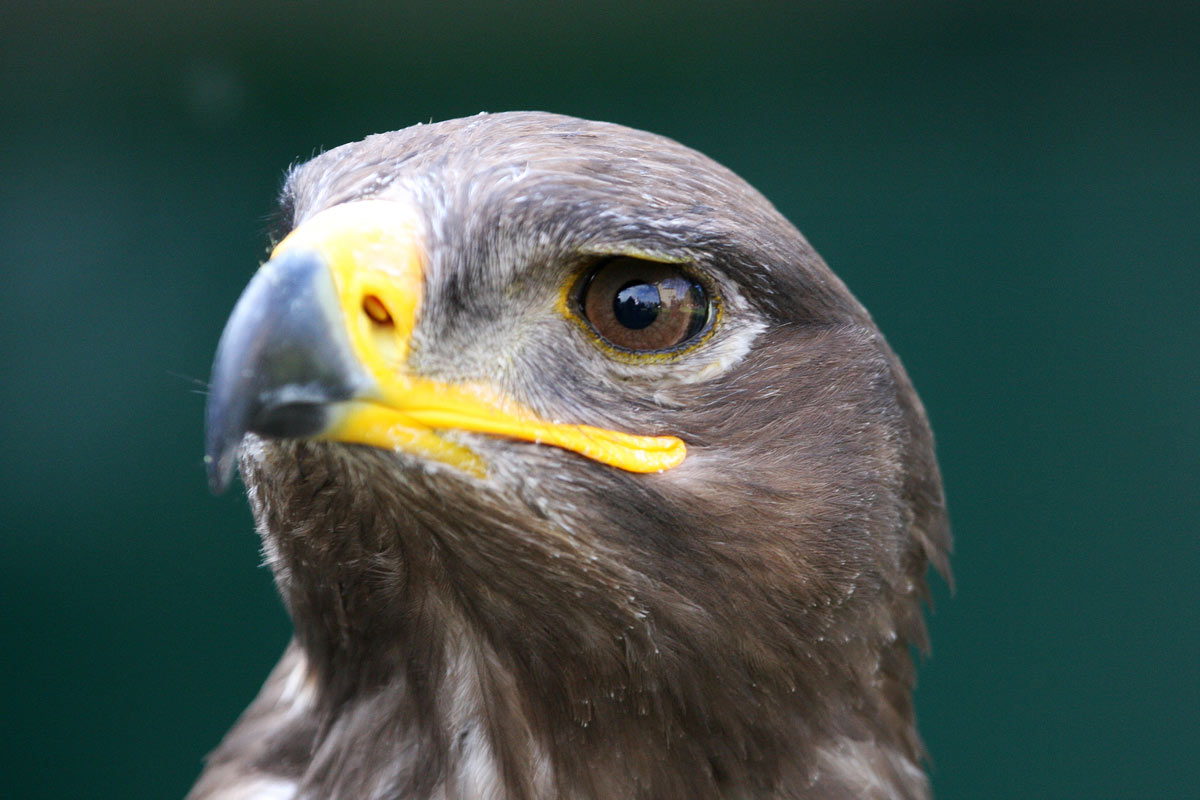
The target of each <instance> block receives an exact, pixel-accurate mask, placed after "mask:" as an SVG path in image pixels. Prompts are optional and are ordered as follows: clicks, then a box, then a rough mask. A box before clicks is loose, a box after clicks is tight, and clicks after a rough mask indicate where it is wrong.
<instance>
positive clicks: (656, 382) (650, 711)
mask: <svg viewBox="0 0 1200 800" xmlns="http://www.w3.org/2000/svg"><path fill="white" fill-rule="evenodd" d="M285 191H286V193H287V194H288V195H289V200H288V205H289V207H290V208H292V209H293V213H294V215H295V219H294V220H293V221H294V222H296V223H298V222H300V221H302V220H303V219H304V218H306V217H307V216H310V215H311V214H313V213H315V212H316V211H319V210H321V209H322V208H325V207H328V206H330V205H332V204H335V203H338V202H344V201H347V200H350V199H356V198H360V197H365V196H378V197H388V196H389V195H390V194H392V193H397V194H399V193H403V194H404V195H406V196H409V197H412V198H415V199H416V200H417V202H418V203H419V206H420V207H421V208H422V209H423V211H424V212H425V214H426V215H428V218H429V219H428V227H427V230H426V231H425V236H426V240H427V243H428V248H427V258H428V266H427V272H426V288H425V300H424V304H423V308H422V315H421V318H420V320H419V323H418V328H417V331H416V334H415V336H414V349H413V353H412V357H411V360H410V363H411V365H412V368H413V369H416V370H418V371H420V372H422V373H423V374H426V375H429V376H431V377H435V378H439V379H445V380H487V381H489V382H490V383H492V384H493V385H496V386H498V387H499V388H501V389H502V390H503V391H505V392H506V393H508V394H510V395H511V396H513V397H514V398H515V399H517V400H519V401H520V402H522V403H524V404H526V405H527V406H529V407H532V408H534V409H535V410H537V411H538V412H540V413H542V414H545V415H547V416H549V417H552V418H555V419H563V420H568V421H572V422H581V423H588V424H593V425H601V426H605V427H613V428H619V429H623V430H630V431H636V432H639V433H660V432H661V433H671V434H674V435H677V436H680V437H681V438H683V439H684V440H685V441H686V442H687V443H688V446H689V455H688V458H687V460H686V461H685V462H684V463H683V464H682V465H681V466H679V467H677V468H675V469H673V470H669V471H667V472H665V473H662V474H653V475H634V474H629V473H625V472H622V471H619V470H616V469H613V468H611V467H606V466H603V465H600V464H597V463H594V462H591V461H588V460H586V459H584V458H582V457H579V456H577V455H575V454H572V453H568V452H564V451H561V450H558V449H555V448H549V447H542V446H538V445H534V444H529V443H519V442H511V441H503V440H497V439H493V438H488V437H484V436H477V435H470V434H462V435H461V437H462V441H464V442H466V443H468V444H469V445H470V446H471V447H472V448H473V449H475V450H476V451H477V452H479V453H480V454H482V455H483V456H484V458H485V459H486V460H487V462H488V463H489V465H490V473H489V476H488V478H486V479H484V480H479V479H475V478H472V477H470V476H467V475H464V474H461V473H459V472H456V471H454V470H453V469H450V468H444V467H439V466H436V465H429V464H424V463H421V462H419V461H417V460H416V459H414V458H413V457H411V456H407V455H404V454H393V453H389V452H384V451H381V450H375V449H371V448H366V447H360V446H347V445H334V444H326V443H310V442H273V441H263V440H258V439H254V438H253V437H251V438H250V440H248V442H247V444H246V445H245V447H244V448H243V455H242V471H243V478H244V481H245V483H246V485H247V487H248V491H249V495H250V499H251V503H252V505H253V508H254V511H255V515H256V519H257V520H258V526H259V529H260V532H261V533H262V535H263V538H264V542H265V549H266V552H267V554H268V559H269V561H270V563H271V566H272V567H273V569H274V570H275V573H276V578H277V581H278V584H279V587H280V591H281V594H282V596H283V598H284V600H285V602H286V604H287V606H288V609H289V611H290V613H291V615H292V617H293V619H294V622H295V627H296V641H295V643H294V644H293V645H292V646H291V647H290V648H289V650H288V653H287V654H285V657H284V660H283V661H282V662H281V664H280V666H279V667H278V668H277V670H276V672H275V673H273V675H272V677H271V678H270V679H269V680H268V682H267V684H266V686H265V687H264V689H263V692H262V694H261V695H260V697H259V698H258V699H257V700H256V701H255V703H254V704H253V705H252V706H251V707H250V708H249V709H248V710H247V712H246V714H245V715H244V716H243V718H242V720H241V721H240V722H239V723H238V725H237V727H235V728H234V730H233V731H232V732H231V733H230V734H229V737H228V738H227V739H226V740H225V741H224V742H223V743H222V745H221V747H220V748H219V749H218V750H217V751H216V752H215V753H214V754H213V756H212V757H211V758H210V762H209V767H208V770H207V771H206V772H205V774H204V776H203V777H202V779H201V781H200V783H199V784H198V785H197V787H196V789H195V790H193V794H192V795H191V797H193V798H195V800H201V798H204V800H210V799H211V798H232V797H236V796H239V795H238V794H237V792H238V791H240V789H239V788H238V787H239V786H245V785H250V782H253V781H255V780H259V779H260V777H262V776H266V777H269V778H274V779H277V780H278V781H280V782H281V783H280V784H279V785H280V786H285V785H286V786H291V787H292V792H293V794H292V795H289V796H293V797H296V798H309V797H311V798H318V797H319V798H332V797H346V798H350V797H354V798H364V797H378V798H455V797H476V796H478V797H496V798H502V797H503V798H508V797H512V798H551V797H595V798H719V797H737V798H792V797H797V798H798V797H828V798H836V797H846V798H849V797H924V796H926V794H927V792H928V787H927V781H926V779H925V777H924V775H923V773H922V771H921V769H920V763H921V759H922V749H921V744H920V741H919V739H918V736H917V733H916V729H915V725H914V722H913V711H912V706H911V689H912V685H913V665H912V661H911V658H910V655H909V650H910V647H911V646H913V645H916V646H919V647H923V646H924V645H925V630H924V624H923V621H922V617H921V608H920V604H921V602H922V599H923V598H924V596H925V593H926V585H925V574H926V570H927V567H928V565H929V564H930V563H933V564H934V565H936V566H937V567H938V568H939V569H940V570H942V571H943V572H944V571H945V570H946V569H947V564H946V557H947V551H948V549H949V534H948V529H947V525H946V519H945V511H944V504H943V499H942V493H941V482H940V478H939V475H938V470H937V466H936V462H935V459H934V454H933V445H932V439H931V436H930V433H929V429H928V426H927V424H926V421H925V416H924V411H923V409H922V408H921V406H920V402H919V401H918V399H917V397H916V395H915V393H914V392H913V390H912V387H911V385H910V384H909V382H908V379H907V377H906V376H905V374H904V372H903V369H902V368H901V367H900V365H899V362H898V361H897V360H896V358H895V356H894V355H893V354H892V353H891V351H890V350H889V349H888V347H887V345H886V343H885V342H884V340H883V338H882V336H881V335H880V334H879V333H878V331H877V330H876V328H875V326H874V324H873V322H872V321H871V319H870V317H869V316H868V315H867V313H866V311H865V310H863V309H862V307H861V306H860V305H859V304H858V303H857V302H856V301H855V300H854V298H853V297H852V296H851V295H850V294H849V292H848V291H847V290H846V289H845V287H844V286H843V285H842V284H841V282H840V281H839V280H838V279H837V278H836V277H835V276H834V275H833V274H832V272H830V271H829V269H828V268H827V267H826V266H825V264H824V263H823V262H822V261H821V259H820V257H819V256H817V254H816V253H815V252H814V251H813V250H812V248H811V247H810V246H809V245H808V244H807V242H806V241H805V240H804V239H803V237H802V236H801V235H800V234H799V233H798V232H797V231H796V230H795V228H793V227H792V226H791V225H790V224H789V223H788V222H787V221H786V220H784V219H783V218H782V217H781V216H780V215H779V214H778V212H776V211H775V209H774V208H773V207H772V206H771V205H770V204H769V203H768V202H767V201H766V200H765V199H763V198H762V197H761V196H760V195H759V194H758V193H757V192H755V191H754V190H753V189H751V188H750V187H749V186H747V185H746V184H745V183H744V182H743V181H741V180H740V179H739V178H737V177H736V176H735V175H733V174H732V173H731V172H729V171H728V170H726V169H724V168H723V167H720V166H719V165H717V164H715V163H714V162H712V161H711V160H709V159H707V158H705V157H704V156H701V155H699V154H697V153H695V152H694V151H691V150H688V149H686V148H684V147H682V146H680V145H678V144H676V143H674V142H670V141H669V140H666V139H662V138H660V137H656V136H652V135H650V134H646V133H641V132H637V131H631V130H629V129H625V128H621V127H618V126H613V125H606V124H600V123H591V122H584V121H580V120H575V119H571V118H567V117H558V116H553V115H546V114H500V115H487V116H479V117H473V118H470V119H466V120H455V121H452V122H446V123H440V124H437V125H429V126H419V127H416V128H410V129H407V130H404V131H399V132H396V133H391V134H383V135H380V136H374V137H370V138H368V139H366V140H364V141H363V142H359V143H356V144H352V145H347V146H345V147H341V148H337V149H336V150H333V151H330V152H328V153H326V154H324V155H322V156H319V157H318V158H316V159H314V160H313V161H312V162H310V163H309V164H307V165H304V166H302V167H300V168H298V169H297V170H296V171H294V172H293V174H292V175H291V176H290V179H289V181H288V184H287V188H286V190H285ZM621 252H638V253H649V254H655V255H659V256H665V257H671V258H678V259H683V260H686V261H688V262H690V263H692V264H694V265H695V267H696V269H698V270H702V271H704V272H705V273H706V274H707V275H709V276H711V277H712V279H713V280H714V281H715V283H716V285H717V286H718V287H720V289H721V291H722V296H723V298H724V306H723V308H722V314H723V317H722V324H721V325H720V326H719V327H718V330H717V332H716V333H715V334H714V336H713V338H712V340H710V341H709V342H707V343H706V344H705V345H704V346H703V347H701V348H698V349H697V351H696V352H694V353H692V354H689V355H685V356H683V357H681V358H679V359H677V360H675V361H673V362H670V363H666V364H658V365H653V366H650V367H646V368H639V367H637V366H631V365H630V364H628V363H625V362H621V361H619V360H614V359H612V358H610V357H609V356H608V355H606V354H605V353H604V352H602V351H601V350H600V349H599V348H596V347H594V346H593V344H592V342H591V341H590V340H589V339H588V336H587V335H586V334H585V333H584V332H583V331H582V330H581V329H580V328H579V326H577V325H574V324H572V323H571V322H570V321H568V320H565V319H563V318H562V317H561V315H560V314H559V313H558V312H557V310H556V307H555V301H556V299H557V296H558V292H559V291H560V287H561V286H562V285H563V282H564V281H565V280H568V279H569V277H570V275H571V274H572V273H573V272H574V271H577V270H579V269H580V265H581V264H582V263H585V262H586V261H587V259H589V258H594V257H595V256H596V255H600V254H604V253H621ZM297 674H302V675H303V681H304V683H303V686H305V687H309V688H310V689H311V691H310V692H309V693H307V694H301V695H300V699H301V700H302V701H303V704H302V705H297V702H296V701H295V697H292V702H283V701H281V699H280V698H281V696H284V695H285V694H286V693H285V688H287V687H288V686H292V685H293V684H295V682H296V681H299V680H301V679H300V678H296V677H294V676H295V675H297ZM289 680H291V681H292V682H293V684H288V683H287V682H288V681H289ZM264 785H265V784H264ZM280 791H284V790H283V789H281V790H280ZM264 796H269V795H264Z"/></svg>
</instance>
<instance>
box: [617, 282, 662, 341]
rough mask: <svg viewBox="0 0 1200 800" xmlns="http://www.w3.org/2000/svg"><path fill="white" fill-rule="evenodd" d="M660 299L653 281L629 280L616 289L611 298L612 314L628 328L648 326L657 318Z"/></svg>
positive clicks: (660, 305)
mask: <svg viewBox="0 0 1200 800" xmlns="http://www.w3.org/2000/svg"><path fill="white" fill-rule="evenodd" d="M661 308H662V299H661V298H659V296H658V287H657V286H655V285H654V284H653V283H645V282H643V281H630V282H629V283H627V284H625V285H624V286H622V287H621V288H620V289H618V290H617V296H616V297H614V298H613V316H615V317H616V319H617V322H619V323H621V324H622V325H624V326H625V327H626V328H629V329H630V330H635V331H637V330H641V329H642V328H646V327H649V326H650V325H652V324H653V323H654V320H656V319H658V312H659V310H660V309H661Z"/></svg>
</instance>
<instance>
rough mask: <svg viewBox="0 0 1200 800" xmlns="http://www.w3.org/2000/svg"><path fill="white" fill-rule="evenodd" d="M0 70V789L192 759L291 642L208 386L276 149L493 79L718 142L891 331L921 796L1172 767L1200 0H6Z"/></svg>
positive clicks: (287, 152) (371, 122)
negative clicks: (906, 478)
mask: <svg viewBox="0 0 1200 800" xmlns="http://www.w3.org/2000/svg"><path fill="white" fill-rule="evenodd" d="M0 108H2V109H3V112H2V113H0V246H2V252H3V259H2V261H0V275H2V282H0V285H2V293H0V298H2V299H0V304H2V309H3V310H2V312H0V376H2V381H3V382H2V389H0V403H2V404H3V405H2V407H0V410H2V413H0V441H2V443H3V458H0V487H2V489H0V491H2V492H3V498H2V501H0V570H2V574H0V631H2V635H3V640H2V643H0V648H2V650H3V654H2V655H0V669H2V671H3V672H2V676H0V677H2V679H3V683H4V686H5V689H4V691H3V692H0V718H2V720H3V722H2V725H3V727H2V729H0V735H2V736H3V742H2V743H0V753H3V755H2V756H0V758H2V759H3V776H4V778H3V783H4V785H5V789H4V792H3V793H4V795H5V796H7V797H14V798H15V797H21V798H25V797H39V798H41V797H44V798H68V797H69V798H85V797H105V798H108V797H112V798H116V797H119V798H160V797H180V796H182V795H183V794H184V793H185V792H186V790H187V788H188V787H189V785H190V783H191V781H192V780H193V779H194V778H195V776H196V775H197V773H198V771H199V769H200V766H201V758H202V756H203V755H204V754H205V753H206V752H207V751H208V750H210V749H211V748H212V747H213V746H215V744H216V743H217V741H218V740H219V738H220V737H221V736H222V734H223V733H224V732H225V731H226V730H227V729H228V728H229V726H230V725H231V724H232V722H233V721H234V719H235V717H236V716H237V714H238V713H239V712H240V711H241V710H242V708H243V707H244V706H245V705H246V704H247V703H248V702H249V700H250V699H251V698H252V697H253V695H254V694H255V693H256V691H257V689H258V687H259V685H260V683H261V682H262V680H263V679H264V677H265V676H266V674H267V671H268V670H269V669H270V667H271V666H272V664H273V663H274V661H275V659H276V658H277V656H278V655H279V653H280V651H281V650H282V648H283V646H284V644H285V642H286V641H287V639H288V635H289V623H288V620H287V618H286V615H285V613H284V612H283V610H282V606H281V604H280V602H279V601H278V598H277V596H276V595H275V591H274V588H273V585H272V581H271V576H270V574H269V572H268V571H267V570H266V569H264V568H263V567H261V566H260V565H259V564H260V559H259V554H258V541H257V537H256V536H255V534H254V532H253V529H252V523H251V519H250V514H249V512H248V510H247V508H246V503H245V499H244V497H242V496H241V495H240V493H239V492H238V491H233V492H230V493H228V494H227V495H225V496H223V497H220V498H214V497H212V496H210V495H209V493H208V491H207V488H206V484H205V479H204V472H203V465H202V462H201V455H202V453H201V448H202V445H201V437H202V410H203V397H202V395H201V394H200V393H199V392H200V390H202V388H203V383H202V382H203V381H205V380H206V379H207V376H208V369H209V365H210V363H211V358H212V354H213V351H214V347H215V344H216V341H217V337H218V335H219V333H220V331H221V327H222V324H223V323H224V320H225V318H226V315H227V314H228V312H229V311H230V309H231V307H232V305H233V303H234V300H235V299H236V298H237V296H238V294H239V293H240V291H241V289H242V287H243V286H244V285H245V283H246V281H247V280H248V279H249V277H250V275H251V274H252V272H253V270H254V269H255V267H256V266H257V264H258V262H259V260H260V258H261V257H262V256H263V255H264V254H265V246H266V238H265V228H266V222H265V217H266V214H267V213H268V212H269V210H270V208H271V205H272V201H273V198H274V194H275V192H276V190H277V188H278V185H279V181H280V178H281V175H282V171H283V169H284V168H285V167H287V166H288V164H290V163H292V162H294V161H296V160H304V159H307V158H308V157H310V156H311V155H313V154H314V153H316V152H319V151H320V150H321V149H323V148H329V147H332V146H335V145H338V144H341V143H343V142H346V141H350V140H354V139H358V138H361V137H362V136H364V135H366V134H369V133H373V132H377V131H385V130H391V129H394V128H400V127H405V126H407V125H410V124H413V123H416V122H422V121H426V122H427V121H430V120H440V119H445V118H450V117H457V116H463V115H468V114H474V113H476V112H479V111H485V110H486V111H501V110H509V109H544V110H553V111H559V112H563V113H567V114H574V115H577V116H583V117H591V118H599V119H605V120H611V121H614V122H621V123H624V124H627V125H632V126H635V127H640V128H647V129H649V130H652V131H656V132H658V133H662V134H666V135H668V136H671V137H674V138H676V139H678V140H680V141H682V142H684V143H686V144H688V145H691V146H693V147H695V148H697V149H699V150H702V151H704V152H706V153H708V154H709V155H711V156H713V157H714V158H716V159H717V160H719V161H721V162H723V163H725V164H727V165H728V166H730V167H732V168H733V169H734V170H735V171H737V172H739V173H740V174H741V175H743V176H744V177H745V178H747V179H748V180H749V181H750V182H751V183H752V184H754V185H756V186H757V187H758V188H759V189H761V190H762V191H763V192H764V193H765V194H766V195H767V196H768V197H769V198H771V199H772V200H773V201H774V202H775V203H776V205H778V206H779V208H780V209H781V210H782V211H783V212H784V213H785V214H786V215H787V216H788V217H789V218H790V219H792V220H793V221H794V222H795V223H796V224H797V225H798V226H799V227H800V229H801V230H802V231H804V233H805V234H806V235H807V236H808V237H809V239H810V240H811V241H812V242H813V244H814V245H815V246H816V247H817V249H818V250H820V251H821V253H822V254H823V255H824V256H825V258H826V259H827V260H828V261H829V263H830V264H831V265H832V266H833V268H834V269H835V270H836V271H837V272H838V273H839V274H840V275H841V276H842V277H843V278H844V279H845V280H846V282H847V283H848V284H849V285H850V287H851V288H852V289H853V290H854V291H855V292H856V293H857V295H858V296H859V297H860V298H861V299H862V300H863V301H864V302H865V303H866V305H867V307H868V308H870V309H871V310H872V312H873V313H874V315H875V317H876V319H877V320H878V321H879V323H880V325H881V327H882V328H883V330H884V331H885V333H886V334H887V336H888V338H889V339H890V341H891V342H892V344H893V345H894V347H895V348H896V350H897V351H898V352H899V353H900V355H901V357H902V358H903V359H904V361H905V363H906V365H907V366H908V369H909V371H910V372H911V374H912V377H913V379H914V381H915V383H916V385H917V387H918V389H919V390H920V392H921V395H922V397H923V398H924V400H925V403H926V405H927V406H928V409H929V413H930V416H931V418H932V420H933V425H934V429H935V431H936V433H937V435H938V440H939V446H940V457H941V462H942V466H943V470H944V473H945V479H946V485H947V491H948V494H949V500H950V507H951V512H952V519H953V523H954V528H955V532H956V537H957V550H956V553H955V559H954V568H955V573H956V580H957V591H956V592H955V593H954V594H953V596H951V594H950V592H949V591H948V589H947V587H946V586H945V584H944V583H943V582H940V581H938V582H936V590H935V599H936V610H935V612H934V613H933V615H932V618H931V625H932V632H933V642H934V649H933V653H932V656H931V658H929V659H928V660H927V661H926V662H925V664H924V666H923V668H922V670H921V673H920V686H919V690H918V697H917V707H918V712H919V716H920V722H921V729H922V732H923V734H924V736H925V739H926V741H927V743H928V746H929V750H930V753H931V757H932V760H931V770H932V775H933V783H934V786H935V789H936V790H937V793H938V795H939V796H940V797H943V798H954V797H1004V798H1009V797H1087V798H1101V797H1138V798H1150V797H1196V796H1197V792H1198V791H1200V790H1198V789H1197V787H1198V786H1200V758H1198V757H1197V746H1198V745H1200V727H1198V724H1197V718H1198V717H1200V678H1198V677H1197V675H1198V672H1197V663H1198V662H1200V592H1198V591H1197V586H1198V579H1200V544H1198V542H1200V539H1198V533H1200V530H1198V528H1200V526H1198V524H1197V523H1198V522H1200V501H1198V498H1200V491H1198V489H1197V478H1198V476H1200V458H1198V452H1200V425H1198V419H1197V417H1198V413H1197V412H1198V411H1200V369H1198V357H1197V351H1198V345H1200V315H1198V301H1200V5H1197V4H1195V3H1188V4H1182V3H1181V4H1179V5H1172V4H1167V3H1134V2H1129V3H1116V4H1110V3H1088V4H1080V3H1074V2H1071V3H1067V2H1037V3H1015V2H993V3H986V2H985V3H974V4H958V3H949V2H896V3H883V2H867V1H866V0H850V2H838V3H832V2H822V3H815V2H791V3H780V4H770V3H742V4H738V5H737V6H736V7H726V6H724V5H718V4H710V3H706V2H696V0H690V1H688V2H675V0H666V1H664V2H657V3H651V4H646V5H644V6H642V7H639V8H636V9H635V8H633V7H632V6H631V5H630V4H626V3H617V2H597V1H596V0H583V1H581V0H577V1H576V2H572V3H542V2H538V3H535V2H515V3H507V4H503V5H502V6H501V5H499V4H497V5H496V6H494V7H484V6H481V5H475V4H471V3H465V2H461V1H455V0H451V2H444V3H440V4H431V3H422V4H415V3H414V4H396V3H393V4H389V5H388V7H387V8H386V9H383V5H382V4H381V5H379V6H377V5H375V4H363V3H356V2H341V3H332V2H318V1H317V0H311V1H309V2H284V1H283V0H251V1H250V2H241V3H227V4H220V3H195V4H182V3H179V4H176V3H162V2H89V3H66V2H57V1H56V0H41V2H39V3H38V4H36V6H35V5H34V4H32V3H14V2H11V0H10V1H9V2H4V3H3V4H2V5H0Z"/></svg>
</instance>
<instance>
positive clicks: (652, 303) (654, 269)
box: [580, 257, 710, 353]
mask: <svg viewBox="0 0 1200 800" xmlns="http://www.w3.org/2000/svg"><path fill="white" fill-rule="evenodd" d="M580 302H581V305H582V308H583V315H584V317H586V318H587V321H588V322H590V323H591V325H592V328H594V329H595V331H596V333H598V334H599V335H600V336H601V338H603V339H604V340H606V341H607V342H609V343H610V344H612V345H614V346H615V347H619V348H621V349H623V350H632V351H634V352H639V353H648V352H654V351H658V350H670V349H671V348H673V347H677V346H678V345H681V344H683V343H684V342H686V341H688V340H689V339H691V338H693V337H694V336H696V335H697V334H699V333H700V332H701V331H703V330H704V327H705V325H706V324H707V323H708V318H709V305H710V304H709V300H708V293H707V292H705V291H704V287H703V286H702V285H701V284H700V282H699V281H697V280H696V279H695V278H692V277H690V276H689V275H687V274H686V273H685V272H683V271H682V270H681V269H680V268H679V267H677V266H676V265H674V264H663V263H660V262H657V261H644V260H642V259H637V258H628V257H620V258H614V259H612V260H611V261H606V262H605V263H604V264H602V265H600V267H599V268H597V269H596V271H595V272H593V273H592V274H591V276H590V277H589V278H588V279H587V280H586V281H585V283H584V286H583V292H582V297H581V300H580Z"/></svg>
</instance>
